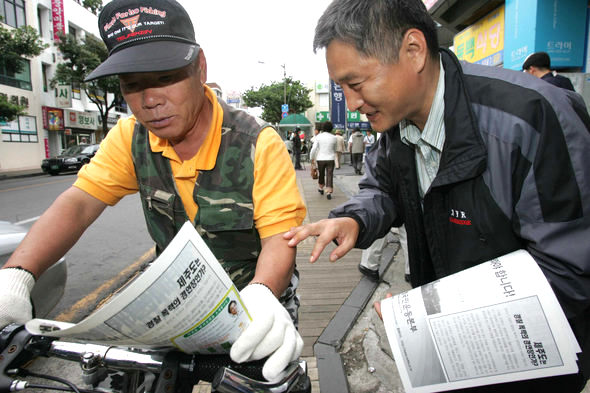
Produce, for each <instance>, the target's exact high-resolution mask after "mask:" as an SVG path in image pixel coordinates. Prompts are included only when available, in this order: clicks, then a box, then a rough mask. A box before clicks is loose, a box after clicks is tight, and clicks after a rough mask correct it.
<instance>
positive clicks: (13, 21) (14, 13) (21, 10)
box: [0, 0, 27, 27]
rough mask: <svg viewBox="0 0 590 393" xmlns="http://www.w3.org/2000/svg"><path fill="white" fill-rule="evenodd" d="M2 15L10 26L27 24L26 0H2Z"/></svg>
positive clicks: (0, 9)
mask: <svg viewBox="0 0 590 393" xmlns="http://www.w3.org/2000/svg"><path fill="white" fill-rule="evenodd" d="M0 16H1V17H2V22H4V23H6V24H7V25H9V26H12V27H21V26H26V24H27V21H26V19H25V2H24V0H0Z"/></svg>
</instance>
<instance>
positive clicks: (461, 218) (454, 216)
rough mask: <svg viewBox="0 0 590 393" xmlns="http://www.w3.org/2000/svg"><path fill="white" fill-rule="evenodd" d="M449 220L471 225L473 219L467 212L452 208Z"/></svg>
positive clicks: (458, 223)
mask: <svg viewBox="0 0 590 393" xmlns="http://www.w3.org/2000/svg"><path fill="white" fill-rule="evenodd" d="M449 221H450V222H452V223H453V224H457V225H471V220H470V219H469V217H468V216H467V214H466V213H465V212H464V211H462V210H455V209H451V215H450V216H449Z"/></svg>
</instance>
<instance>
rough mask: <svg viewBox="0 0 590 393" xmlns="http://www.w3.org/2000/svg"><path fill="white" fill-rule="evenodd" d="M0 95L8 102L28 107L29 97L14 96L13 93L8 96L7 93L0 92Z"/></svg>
mask: <svg viewBox="0 0 590 393" xmlns="http://www.w3.org/2000/svg"><path fill="white" fill-rule="evenodd" d="M0 96H2V97H4V98H6V100H7V101H8V102H10V103H11V104H14V105H20V106H22V107H24V108H28V107H29V99H28V98H27V97H25V96H20V97H19V96H14V95H11V96H9V95H8V94H4V93H0Z"/></svg>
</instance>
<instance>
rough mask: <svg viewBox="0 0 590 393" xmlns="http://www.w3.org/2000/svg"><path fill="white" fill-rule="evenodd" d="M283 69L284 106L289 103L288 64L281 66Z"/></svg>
mask: <svg viewBox="0 0 590 393" xmlns="http://www.w3.org/2000/svg"><path fill="white" fill-rule="evenodd" d="M281 67H283V104H286V103H287V68H286V64H281Z"/></svg>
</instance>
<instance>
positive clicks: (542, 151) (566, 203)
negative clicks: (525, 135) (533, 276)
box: [513, 89, 590, 318]
mask: <svg viewBox="0 0 590 393" xmlns="http://www.w3.org/2000/svg"><path fill="white" fill-rule="evenodd" d="M552 91H553V92H555V94H551V92H552ZM552 91H548V92H545V94H544V95H545V97H546V99H547V102H546V103H545V106H544V107H543V108H542V110H539V113H540V114H539V115H537V116H535V117H534V119H535V120H538V119H542V121H540V120H539V121H538V122H536V124H537V125H536V128H537V129H536V130H535V131H536V132H537V134H536V135H538V140H537V142H536V145H535V149H534V151H535V154H534V158H533V159H532V162H531V163H530V167H529V170H528V171H527V172H526V175H525V176H524V177H523V179H519V181H518V182H520V181H522V183H521V184H522V187H520V195H519V197H518V198H517V199H516V200H515V205H514V214H515V218H516V220H515V222H516V224H517V226H516V227H517V228H518V231H519V232H520V236H521V237H522V238H523V239H524V240H525V242H526V248H527V250H528V251H529V252H530V253H531V255H532V256H533V257H534V258H535V259H536V261H537V263H538V264H539V266H540V267H541V269H542V270H543V272H544V274H545V276H546V277H547V279H548V280H549V282H550V283H551V284H552V287H553V289H554V291H555V293H556V295H557V297H558V298H559V300H560V303H561V305H562V307H563V309H564V312H565V313H566V316H567V317H568V318H573V317H576V316H579V315H581V314H582V313H587V312H589V311H590V154H588V152H590V133H589V130H588V122H587V121H585V120H586V119H587V118H588V113H587V112H586V110H585V109H580V108H579V107H576V106H575V105H571V102H569V101H568V100H567V99H564V97H563V95H567V93H565V90H562V89H558V90H557V91H555V90H552ZM560 98H561V99H560ZM513 173H516V171H515V172H513ZM513 176H514V175H513ZM514 183H517V182H513V184H514Z"/></svg>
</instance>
